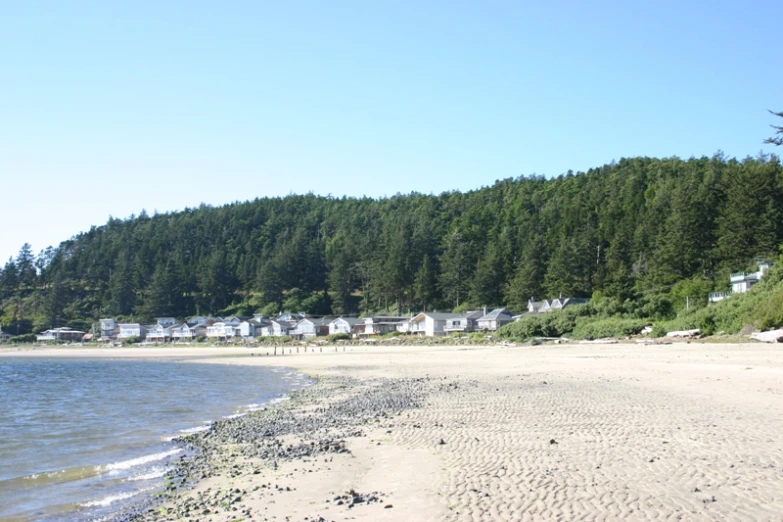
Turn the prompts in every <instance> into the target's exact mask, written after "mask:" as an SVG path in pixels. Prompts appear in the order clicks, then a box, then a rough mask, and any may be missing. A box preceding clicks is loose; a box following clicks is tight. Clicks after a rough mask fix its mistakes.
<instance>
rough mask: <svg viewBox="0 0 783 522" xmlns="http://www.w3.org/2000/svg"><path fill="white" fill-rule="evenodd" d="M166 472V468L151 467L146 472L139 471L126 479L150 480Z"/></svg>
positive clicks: (133, 480) (134, 480) (132, 480)
mask: <svg viewBox="0 0 783 522" xmlns="http://www.w3.org/2000/svg"><path fill="white" fill-rule="evenodd" d="M165 474H166V468H152V469H151V470H149V471H148V472H147V473H141V474H139V475H134V476H132V477H131V478H129V479H128V481H131V482H136V481H139V480H152V479H156V478H160V477H162V476H164V475H165Z"/></svg>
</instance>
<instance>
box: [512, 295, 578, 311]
mask: <svg viewBox="0 0 783 522" xmlns="http://www.w3.org/2000/svg"><path fill="white" fill-rule="evenodd" d="M589 302H590V299H587V298H584V297H567V298H565V299H564V298H562V297H561V298H557V299H544V300H543V301H534V300H533V299H531V300H530V301H528V302H527V311H528V312H529V313H533V314H540V313H545V312H556V311H558V310H562V309H563V308H566V307H568V306H573V305H578V304H586V303H589Z"/></svg>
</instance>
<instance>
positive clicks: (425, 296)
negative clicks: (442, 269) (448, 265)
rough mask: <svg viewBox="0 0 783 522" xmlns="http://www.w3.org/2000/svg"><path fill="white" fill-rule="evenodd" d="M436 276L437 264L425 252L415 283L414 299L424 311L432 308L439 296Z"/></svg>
mask: <svg viewBox="0 0 783 522" xmlns="http://www.w3.org/2000/svg"><path fill="white" fill-rule="evenodd" d="M436 278H437V272H436V271H435V266H434V264H433V262H432V260H431V259H430V256H429V255H426V254H425V255H424V259H423V260H422V262H421V266H420V267H419V270H418V271H417V272H416V277H415V280H414V283H413V288H414V291H413V296H414V299H415V300H416V304H417V305H418V306H419V307H421V309H422V310H424V311H427V310H431V309H432V305H433V303H434V302H435V300H436V298H437V295H438V289H437V284H436V281H437V279H436Z"/></svg>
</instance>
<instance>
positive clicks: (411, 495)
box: [0, 343, 783, 521]
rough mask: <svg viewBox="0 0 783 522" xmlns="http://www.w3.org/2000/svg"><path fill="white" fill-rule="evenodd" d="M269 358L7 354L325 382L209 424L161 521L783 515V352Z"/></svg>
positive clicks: (621, 349)
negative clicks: (243, 368) (189, 476)
mask: <svg viewBox="0 0 783 522" xmlns="http://www.w3.org/2000/svg"><path fill="white" fill-rule="evenodd" d="M266 352H267V349H265V348H208V347H187V348H111V349H102V350H97V349H70V348H51V349H43V350H42V349H34V350H30V351H15V350H12V351H6V350H1V351H0V355H13V354H20V355H28V356H29V355H34V356H47V357H49V356H68V357H74V356H91V357H95V356H109V357H143V358H146V357H150V358H158V357H168V358H173V359H183V360H197V361H199V362H210V363H217V364H266V365H271V366H286V367H292V368H296V369H299V370H301V371H303V372H305V373H308V374H310V375H313V376H316V377H319V378H320V379H321V382H320V383H319V384H318V385H317V386H316V387H315V388H313V389H311V390H309V391H308V392H306V393H303V394H302V396H301V397H297V398H296V399H295V400H293V401H290V403H289V404H284V405H283V406H281V407H280V408H279V409H275V410H270V411H267V412H262V413H259V414H258V416H257V418H251V419H249V420H248V419H247V418H243V419H238V420H237V424H230V425H226V426H221V427H218V428H216V429H214V430H213V431H212V432H211V435H209V433H210V432H208V433H207V434H204V436H205V437H206V438H205V439H202V440H200V441H198V442H199V443H200V444H201V443H204V444H205V445H206V446H205V447H207V448H209V451H208V455H207V456H205V457H204V458H203V459H202V460H201V461H200V462H199V463H198V465H197V466H196V467H193V468H191V471H193V472H194V473H193V475H194V478H195V479H196V480H195V483H194V484H192V485H190V486H189V487H188V488H187V489H176V488H174V487H173V486H172V489H171V492H170V494H171V500H170V502H169V503H168V504H166V505H164V506H163V507H162V508H160V507H156V509H155V511H154V512H147V513H146V514H145V516H144V518H145V519H148V520H166V519H186V518H188V519H191V520H195V519H198V520H221V521H222V520H226V521H228V520H239V519H242V518H244V519H245V520H280V521H283V520H286V517H288V518H287V519H288V520H291V521H294V520H308V521H313V520H617V519H627V520H777V521H780V520H783V493H781V492H782V491H783V350H781V349H780V347H778V346H776V345H764V344H742V345H738V344H696V343H693V344H687V343H676V344H672V345H654V346H643V345H629V344H615V345H573V346H569V345H555V346H536V347H420V346H419V347H400V348H394V347H381V346H373V347H363V346H362V347H359V346H354V347H348V348H346V351H345V352H343V351H342V348H339V349H338V351H337V352H334V348H333V347H324V348H323V352H321V351H320V350H319V349H318V348H316V351H315V352H313V351H312V350H311V351H308V352H307V353H304V352H300V353H299V354H298V355H297V354H296V353H293V354H286V355H284V356H280V355H278V356H276V357H275V356H267V355H265V354H266ZM251 354H252V355H251ZM248 417H250V416H248ZM260 430H265V432H263V433H262V432H259V431H260ZM311 443H312V444H311ZM321 443H323V444H324V445H321ZM330 444H331V446H330ZM308 448H311V449H309V450H308ZM202 477H203V478H202ZM205 511H206V512H205Z"/></svg>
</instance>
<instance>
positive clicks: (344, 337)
mask: <svg viewBox="0 0 783 522" xmlns="http://www.w3.org/2000/svg"><path fill="white" fill-rule="evenodd" d="M326 339H327V341H329V342H330V343H334V342H337V341H350V340H351V334H347V333H336V334H332V335H330V336H329V337H327V338H326Z"/></svg>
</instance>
